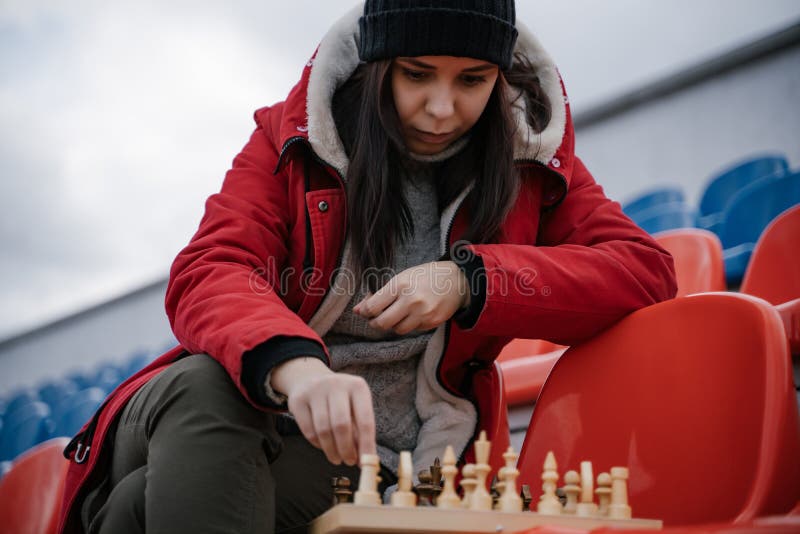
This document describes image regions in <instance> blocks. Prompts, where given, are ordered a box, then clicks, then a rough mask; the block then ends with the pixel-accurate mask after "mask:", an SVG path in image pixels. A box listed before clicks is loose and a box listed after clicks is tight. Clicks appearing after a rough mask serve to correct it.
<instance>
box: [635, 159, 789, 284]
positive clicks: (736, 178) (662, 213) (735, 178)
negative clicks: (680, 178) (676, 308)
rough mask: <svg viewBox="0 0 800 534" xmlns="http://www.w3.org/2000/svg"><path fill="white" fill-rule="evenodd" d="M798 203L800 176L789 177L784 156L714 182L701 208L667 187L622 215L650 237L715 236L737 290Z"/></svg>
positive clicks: (740, 166) (740, 167) (742, 166)
mask: <svg viewBox="0 0 800 534" xmlns="http://www.w3.org/2000/svg"><path fill="white" fill-rule="evenodd" d="M798 203H800V171H795V172H791V171H790V170H789V165H788V163H787V161H786V159H785V158H784V157H783V156H780V155H765V156H760V157H756V158H751V159H748V160H746V161H743V162H741V163H737V164H735V165H733V166H732V167H730V168H729V169H727V170H725V171H724V172H721V173H719V174H718V175H716V176H714V177H712V178H711V179H710V180H709V181H708V184H707V185H706V187H705V190H704V192H703V194H702V196H701V199H700V203H699V208H695V207H693V206H691V205H690V204H688V203H687V202H686V199H685V196H684V194H683V191H682V190H681V189H680V188H679V187H676V186H667V187H662V188H658V189H655V190H651V191H648V192H646V193H643V194H641V195H639V196H638V197H637V198H636V199H634V200H632V201H630V202H628V203H626V204H625V205H624V207H623V210H624V211H625V213H626V214H627V215H628V216H629V217H631V219H633V220H634V221H635V222H636V223H637V224H638V225H639V226H641V227H642V228H643V229H644V230H646V231H647V232H649V233H651V234H655V233H658V232H662V231H665V230H671V229H675V228H691V227H698V228H704V229H706V230H709V231H711V232H713V233H715V234H716V235H717V236H719V238H720V240H721V241H722V246H723V249H724V252H723V259H724V262H725V275H726V280H727V282H728V284H729V285H730V286H736V285H738V284H739V283H740V282H741V280H742V276H743V275H744V272H745V269H746V267H747V263H748V261H749V259H750V256H751V255H752V252H753V248H754V246H755V243H756V241H757V240H758V237H759V235H760V234H761V232H762V231H763V230H764V228H766V226H767V224H769V222H770V221H771V220H772V219H774V218H775V217H776V216H777V215H778V214H779V213H781V212H782V211H784V210H786V209H787V208H789V207H791V206H793V205H796V204H798Z"/></svg>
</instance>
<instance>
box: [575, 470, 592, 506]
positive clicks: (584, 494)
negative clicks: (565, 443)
mask: <svg viewBox="0 0 800 534" xmlns="http://www.w3.org/2000/svg"><path fill="white" fill-rule="evenodd" d="M575 515H577V516H578V517H594V516H596V515H597V505H596V504H595V503H594V474H593V473H592V462H581V494H580V501H579V502H578V506H577V507H576V508H575Z"/></svg>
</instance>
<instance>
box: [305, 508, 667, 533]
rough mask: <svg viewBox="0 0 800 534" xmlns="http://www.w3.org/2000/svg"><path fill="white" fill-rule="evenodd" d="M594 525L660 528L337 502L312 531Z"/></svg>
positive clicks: (647, 523) (650, 523)
mask: <svg viewBox="0 0 800 534" xmlns="http://www.w3.org/2000/svg"><path fill="white" fill-rule="evenodd" d="M542 525H550V526H554V527H571V528H580V529H586V530H589V529H594V528H600V527H607V528H615V529H653V530H658V529H661V528H662V526H663V525H662V522H661V521H659V520H655V519H635V518H634V519H607V518H601V517H597V518H594V517H576V516H574V515H543V514H538V513H536V512H514V513H508V512H496V511H474V510H445V509H439V508H434V507H419V506H418V507H415V508H401V507H395V506H364V505H354V504H338V505H336V506H334V507H333V508H331V509H330V510H328V511H327V512H325V513H324V514H322V515H321V516H320V517H318V518H317V519H316V520H315V521H314V522H313V523H312V524H311V533H312V534H347V533H373V534H378V533H386V534H401V533H417V532H420V533H421V532H434V533H437V534H472V533H480V532H495V533H497V532H506V533H509V532H518V531H521V530H526V529H530V528H533V527H536V526H542Z"/></svg>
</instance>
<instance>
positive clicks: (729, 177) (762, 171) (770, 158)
mask: <svg viewBox="0 0 800 534" xmlns="http://www.w3.org/2000/svg"><path fill="white" fill-rule="evenodd" d="M788 170H789V164H788V163H787V161H786V158H785V157H784V156H782V155H780V154H770V155H764V156H760V157H756V158H751V159H748V160H745V161H742V162H739V163H736V164H734V165H733V166H732V167H729V168H728V169H726V170H724V171H722V172H721V173H719V174H717V175H716V176H715V177H712V178H711V180H710V181H709V183H708V185H707V186H706V189H705V191H703V195H702V196H701V198H700V215H701V216H706V215H710V214H712V213H719V212H721V211H723V210H724V209H725V208H726V206H727V205H728V202H729V201H730V200H731V198H732V197H733V196H734V195H735V194H736V193H738V192H739V190H741V189H742V188H743V187H745V186H747V185H749V184H751V183H753V182H754V181H756V180H758V179H760V178H763V177H764V176H769V175H771V174H775V173H778V174H782V173H785V172H786V171H788Z"/></svg>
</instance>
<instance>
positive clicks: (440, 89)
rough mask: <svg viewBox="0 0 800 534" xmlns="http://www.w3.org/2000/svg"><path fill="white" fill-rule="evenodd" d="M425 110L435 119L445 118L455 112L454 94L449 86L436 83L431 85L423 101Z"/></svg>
mask: <svg viewBox="0 0 800 534" xmlns="http://www.w3.org/2000/svg"><path fill="white" fill-rule="evenodd" d="M425 112H426V113H427V114H428V115H430V116H431V117H434V118H436V119H446V118H448V117H450V116H451V115H453V113H454V112H455V95H454V94H453V91H452V89H451V88H449V87H446V86H443V85H437V86H434V87H431V90H430V93H429V94H428V98H427V99H426V101H425Z"/></svg>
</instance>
